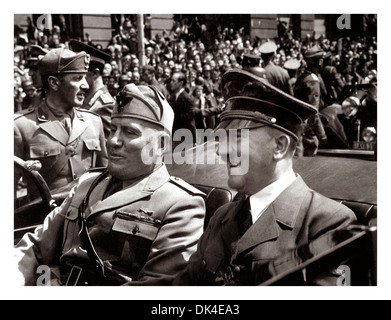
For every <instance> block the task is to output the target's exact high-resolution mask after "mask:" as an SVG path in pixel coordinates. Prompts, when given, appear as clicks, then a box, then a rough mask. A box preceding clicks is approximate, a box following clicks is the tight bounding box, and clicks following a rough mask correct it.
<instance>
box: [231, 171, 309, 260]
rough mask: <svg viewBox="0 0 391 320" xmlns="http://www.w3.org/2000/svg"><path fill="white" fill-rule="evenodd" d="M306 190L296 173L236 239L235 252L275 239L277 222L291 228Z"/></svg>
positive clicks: (277, 233)
mask: <svg viewBox="0 0 391 320" xmlns="http://www.w3.org/2000/svg"><path fill="white" fill-rule="evenodd" d="M306 190H308V187H307V185H306V184H305V183H304V181H303V179H302V178H301V177H300V176H299V175H298V176H297V177H296V180H295V181H294V182H293V183H292V184H291V185H290V186H289V187H288V188H286V189H285V190H284V191H283V192H282V193H281V194H280V195H279V196H278V197H277V198H276V200H274V201H273V202H272V203H271V204H270V205H269V206H268V207H267V208H266V210H265V212H264V213H263V214H262V215H261V216H260V218H259V219H258V220H257V221H255V223H254V224H253V225H252V226H251V227H250V228H249V229H248V230H247V232H246V233H245V234H244V235H243V237H242V238H241V239H240V240H239V241H238V245H237V253H238V254H239V253H240V252H243V251H244V250H247V249H249V248H252V247H254V246H256V245H259V244H261V243H263V242H266V241H270V240H272V239H277V238H278V236H279V227H278V223H279V224H283V225H284V226H285V227H287V228H290V229H293V228H294V226H295V222H296V219H297V216H298V214H299V212H300V208H301V205H302V203H303V198H304V197H305V194H306Z"/></svg>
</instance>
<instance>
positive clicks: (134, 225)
mask: <svg viewBox="0 0 391 320" xmlns="http://www.w3.org/2000/svg"><path fill="white" fill-rule="evenodd" d="M112 230H113V231H116V232H120V233H125V234H129V235H133V236H137V237H141V238H144V239H147V240H150V241H153V240H155V238H156V236H157V233H158V230H159V227H158V226H155V225H151V224H149V223H145V222H142V221H137V220H125V219H121V218H115V220H114V224H113V228H112Z"/></svg>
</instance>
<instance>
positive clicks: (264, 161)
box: [173, 70, 356, 285]
mask: <svg viewBox="0 0 391 320" xmlns="http://www.w3.org/2000/svg"><path fill="white" fill-rule="evenodd" d="M222 86H223V87H224V88H225V90H224V92H225V99H227V100H226V109H225V110H224V111H223V112H222V114H221V118H220V120H221V122H220V124H219V126H218V127H217V128H216V132H217V131H218V130H225V131H226V132H227V135H228V132H230V134H232V133H233V134H236V135H237V138H238V141H239V139H240V145H241V149H240V152H241V159H240V161H237V160H235V159H237V157H236V154H237V146H236V145H235V144H233V143H231V142H230V143H229V144H227V143H226V141H224V140H223V139H221V140H220V144H219V149H218V154H219V155H220V156H221V157H222V158H223V159H228V161H227V167H228V185H229V187H230V188H232V189H234V190H236V191H238V193H237V195H236V197H235V199H234V200H233V202H231V203H228V204H226V205H224V206H222V207H220V208H219V209H217V211H216V212H215V213H214V215H213V216H212V218H211V220H210V221H209V223H208V226H207V229H206V230H205V232H204V234H203V235H202V237H201V239H200V241H199V244H198V247H197V252H196V253H195V254H194V255H193V256H192V257H191V258H190V261H189V264H188V266H187V267H186V269H185V270H184V271H183V272H182V273H181V275H179V276H178V277H177V279H176V280H175V281H174V283H173V284H174V285H258V284H260V283H261V282H262V281H264V280H266V279H265V278H263V277H264V276H265V275H266V274H263V273H262V272H259V270H263V267H264V266H265V264H267V263H268V262H271V261H273V260H274V259H276V258H278V257H280V256H281V255H282V254H284V253H285V252H287V250H290V249H293V248H296V247H297V246H300V245H304V244H307V243H309V242H310V241H312V240H314V239H317V238H318V237H320V236H322V235H325V234H327V233H328V232H331V231H332V230H335V229H337V228H342V227H344V226H347V225H348V224H350V223H352V222H354V221H355V220H356V218H355V214H354V213H353V211H351V210H350V209H349V208H347V207H346V206H344V205H342V204H340V203H338V202H336V201H334V200H331V199H329V198H326V197H324V196H322V195H320V194H318V193H317V192H315V191H314V190H311V189H310V188H309V187H308V186H307V185H306V183H305V182H304V181H303V179H302V178H301V177H300V176H299V175H298V174H296V173H295V172H294V171H293V167H292V159H293V156H294V153H295V148H296V144H297V141H298V137H299V136H300V134H301V130H302V121H303V120H304V119H306V118H308V117H309V116H311V115H312V114H314V113H316V109H315V108H314V107H313V106H311V105H309V104H307V103H304V102H302V101H300V100H298V99H295V98H294V97H292V96H291V95H288V94H285V93H284V92H282V91H280V90H277V89H276V88H275V87H274V86H271V85H270V84H269V83H268V82H267V81H265V80H264V79H262V78H259V77H257V76H255V75H253V74H251V73H248V72H246V71H241V70H240V71H235V70H232V71H228V72H226V73H225V74H224V76H223V78H222ZM227 135H226V136H227ZM229 140H231V141H232V140H234V139H231V137H230V138H229ZM246 146H247V147H246ZM231 156H233V157H231ZM244 159H247V160H248V161H245V160H244ZM246 164H247V165H248V170H242V169H244V167H245V166H246ZM241 171H243V173H240V172H241ZM266 270H267V268H266ZM302 280H303V284H304V283H305V282H304V281H305V279H302ZM322 280H323V279H322ZM334 285H336V278H334Z"/></svg>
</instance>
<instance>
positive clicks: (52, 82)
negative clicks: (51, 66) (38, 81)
mask: <svg viewBox="0 0 391 320" xmlns="http://www.w3.org/2000/svg"><path fill="white" fill-rule="evenodd" d="M48 85H49V87H50V88H52V89H53V90H54V91H58V89H59V87H60V80H59V79H58V78H57V77H55V76H49V78H48Z"/></svg>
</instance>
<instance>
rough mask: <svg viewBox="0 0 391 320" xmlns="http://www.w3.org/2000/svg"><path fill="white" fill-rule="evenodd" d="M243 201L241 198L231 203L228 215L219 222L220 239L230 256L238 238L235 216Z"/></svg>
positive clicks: (243, 198)
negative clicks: (220, 225)
mask: <svg viewBox="0 0 391 320" xmlns="http://www.w3.org/2000/svg"><path fill="white" fill-rule="evenodd" d="M244 200H245V197H244V196H243V197H241V198H240V199H239V200H238V201H234V202H232V204H231V206H230V207H229V209H228V213H227V214H226V215H225V217H224V219H223V220H222V221H221V224H222V227H221V237H222V238H223V240H224V242H225V245H226V247H227V248H229V250H230V251H231V254H233V253H234V251H235V249H236V243H237V240H238V239H239V238H240V233H239V228H238V223H237V220H236V215H237V214H238V212H239V211H240V210H241V208H242V206H243V203H244Z"/></svg>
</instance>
